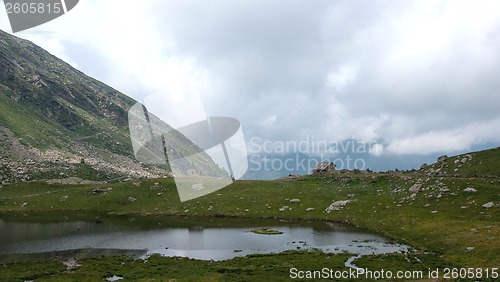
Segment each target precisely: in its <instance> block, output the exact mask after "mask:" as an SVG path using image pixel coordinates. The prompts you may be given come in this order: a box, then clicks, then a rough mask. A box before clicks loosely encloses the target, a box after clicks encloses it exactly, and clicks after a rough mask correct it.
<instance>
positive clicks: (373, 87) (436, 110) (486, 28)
mask: <svg viewBox="0 0 500 282" xmlns="http://www.w3.org/2000/svg"><path fill="white" fill-rule="evenodd" d="M0 28H1V29H2V30H5V31H8V32H10V31H11V29H10V26H9V23H8V20H7V17H6V16H5V14H4V16H2V17H1V18H0ZM15 35H16V36H19V37H22V38H26V39H29V40H31V41H33V42H35V43H36V44H38V45H40V46H42V47H43V48H45V49H47V50H48V51H49V52H51V53H53V54H54V55H56V56H58V57H60V58H62V59H63V60H66V61H67V62H69V63H70V64H72V65H73V66H75V67H77V68H78V69H80V70H82V71H83V72H85V73H86V74H88V75H90V76H93V77H95V78H97V79H99V80H101V81H103V82H105V83H107V84H109V85H111V86H113V87H115V88H116V89H118V90H120V91H121V92H123V93H125V94H127V95H129V96H131V97H133V98H135V99H137V100H139V101H142V102H145V103H146V105H147V106H148V107H149V108H150V110H153V111H157V112H159V113H158V114H159V115H160V116H161V113H160V112H162V111H163V112H167V111H172V112H175V109H182V111H177V113H176V114H177V115H180V116H178V117H179V120H178V121H176V122H178V123H179V124H182V123H187V122H188V121H190V122H191V121H196V120H192V119H200V118H202V117H203V116H205V115H207V116H229V117H234V118H237V119H239V120H240V121H241V123H242V127H243V131H244V134H245V136H246V139H247V140H250V139H251V138H252V137H258V138H261V140H273V141H276V140H281V141H288V140H295V141H300V140H304V139H305V138H307V136H309V137H311V136H314V138H315V139H316V140H325V141H341V140H346V139H359V140H363V141H367V142H377V143H379V144H380V145H379V146H378V147H377V148H378V150H377V152H376V153H377V154H403V155H404V154H430V153H441V152H442V153H448V154H450V153H451V154H453V152H458V151H464V150H467V149H469V148H471V147H475V146H480V145H481V144H487V143H488V144H492V143H493V144H495V143H496V144H499V143H500V130H499V129H500V110H499V108H500V1H455V0H454V1H415V2H412V1H256V0H251V1H213V0H211V1H184V0H183V1H180V0H179V1H165V0H158V1H154V0H147V1H124V0H106V1H102V0H99V1H97V0H81V1H80V3H79V4H78V5H77V6H76V7H75V8H74V9H73V10H72V11H70V12H69V13H68V14H66V15H64V16H62V17H60V18H58V19H56V20H53V21H52V22H49V23H47V24H44V25H42V26H39V27H36V28H33V29H30V30H27V31H24V32H19V33H16V34H15ZM148 101H149V104H150V105H148ZM176 103H177V104H176ZM172 105H177V106H172ZM178 105H183V106H184V107H183V108H181V107H180V106H178ZM186 105H187V109H186ZM200 116H201V117H200ZM167 122H169V121H168V120H167ZM176 122H171V123H174V125H175V124H177V123H176Z"/></svg>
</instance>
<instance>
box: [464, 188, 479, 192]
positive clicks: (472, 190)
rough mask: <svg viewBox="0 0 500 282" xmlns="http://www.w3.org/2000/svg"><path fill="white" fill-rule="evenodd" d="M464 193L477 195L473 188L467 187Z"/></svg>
mask: <svg viewBox="0 0 500 282" xmlns="http://www.w3.org/2000/svg"><path fill="white" fill-rule="evenodd" d="M464 192H469V193H475V192H477V190H476V189H474V188H472V187H467V188H465V189H464Z"/></svg>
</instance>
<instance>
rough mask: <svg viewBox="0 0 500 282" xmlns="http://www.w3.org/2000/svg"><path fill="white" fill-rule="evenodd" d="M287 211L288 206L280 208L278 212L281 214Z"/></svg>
mask: <svg viewBox="0 0 500 282" xmlns="http://www.w3.org/2000/svg"><path fill="white" fill-rule="evenodd" d="M287 209H288V206H282V207H281V208H280V209H279V211H280V212H283V211H286V210H287Z"/></svg>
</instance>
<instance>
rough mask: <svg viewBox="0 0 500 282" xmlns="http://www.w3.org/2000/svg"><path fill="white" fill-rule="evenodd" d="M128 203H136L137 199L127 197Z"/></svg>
mask: <svg viewBox="0 0 500 282" xmlns="http://www.w3.org/2000/svg"><path fill="white" fill-rule="evenodd" d="M128 201H129V202H135V201H137V199H136V198H134V197H128Z"/></svg>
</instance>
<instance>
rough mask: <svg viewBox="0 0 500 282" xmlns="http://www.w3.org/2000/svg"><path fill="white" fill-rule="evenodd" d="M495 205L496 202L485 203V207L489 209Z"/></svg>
mask: <svg viewBox="0 0 500 282" xmlns="http://www.w3.org/2000/svg"><path fill="white" fill-rule="evenodd" d="M494 206H495V204H494V203H493V202H488V203H486V204H484V205H483V208H487V209H489V208H492V207H494Z"/></svg>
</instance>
